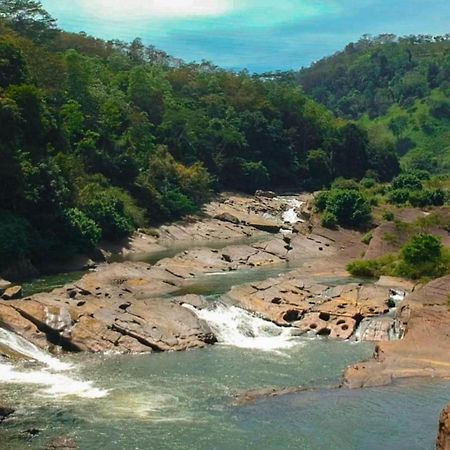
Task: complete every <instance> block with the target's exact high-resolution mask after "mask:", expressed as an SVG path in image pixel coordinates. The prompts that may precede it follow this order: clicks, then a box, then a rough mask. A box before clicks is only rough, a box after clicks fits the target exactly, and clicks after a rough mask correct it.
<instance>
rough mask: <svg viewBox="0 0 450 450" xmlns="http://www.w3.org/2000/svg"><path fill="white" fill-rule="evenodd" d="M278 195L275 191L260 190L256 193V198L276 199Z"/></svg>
mask: <svg viewBox="0 0 450 450" xmlns="http://www.w3.org/2000/svg"><path fill="white" fill-rule="evenodd" d="M276 196H277V194H275V192H273V191H261V190H258V191H256V192H255V197H265V198H275V197H276Z"/></svg>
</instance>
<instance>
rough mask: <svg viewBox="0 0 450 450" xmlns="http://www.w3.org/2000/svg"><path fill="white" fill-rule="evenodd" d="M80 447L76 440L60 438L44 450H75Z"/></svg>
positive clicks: (52, 441)
mask: <svg viewBox="0 0 450 450" xmlns="http://www.w3.org/2000/svg"><path fill="white" fill-rule="evenodd" d="M75 449H78V445H77V443H76V441H75V439H73V438H71V437H68V436H60V437H57V438H55V439H53V440H51V441H50V442H49V443H48V444H47V445H46V446H45V448H44V450H75Z"/></svg>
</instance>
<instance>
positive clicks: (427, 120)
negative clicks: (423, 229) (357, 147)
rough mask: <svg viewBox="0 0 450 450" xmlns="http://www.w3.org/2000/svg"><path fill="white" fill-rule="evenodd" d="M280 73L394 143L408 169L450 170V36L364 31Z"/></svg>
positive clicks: (337, 111) (443, 171)
mask: <svg viewBox="0 0 450 450" xmlns="http://www.w3.org/2000/svg"><path fill="white" fill-rule="evenodd" d="M276 78H277V79H279V80H285V81H287V80H288V81H290V82H291V83H292V84H296V83H299V84H300V85H301V86H302V87H303V89H304V90H305V92H306V93H307V94H309V95H311V96H312V97H313V98H314V99H315V100H316V101H318V102H320V103H322V104H324V105H325V106H327V107H328V108H329V109H330V110H331V111H333V112H334V114H336V115H337V116H339V117H344V118H347V119H354V120H359V123H360V124H361V125H362V126H363V127H364V128H365V129H367V130H368V132H369V134H371V135H378V136H380V135H381V136H383V137H384V139H387V140H389V141H391V142H393V144H394V146H395V148H396V150H397V154H398V155H399V156H400V157H402V159H403V161H404V163H405V166H406V167H409V168H413V169H425V170H429V171H435V172H436V171H438V172H442V173H449V172H450V34H447V35H445V36H428V35H422V36H407V37H396V36H395V35H391V34H384V35H380V36H377V37H374V38H371V37H370V36H364V37H363V38H361V39H360V40H359V41H358V42H357V43H352V44H349V45H348V46H347V47H346V48H345V49H344V50H343V51H341V52H338V53H336V54H335V55H332V56H330V57H327V58H324V59H322V60H320V61H318V62H317V63H315V64H313V65H312V66H311V67H310V68H305V69H302V70H301V71H300V72H298V73H293V72H291V73H287V74H283V73H281V74H278V76H277V77H276Z"/></svg>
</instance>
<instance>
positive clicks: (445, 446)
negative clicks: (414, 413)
mask: <svg viewBox="0 0 450 450" xmlns="http://www.w3.org/2000/svg"><path fill="white" fill-rule="evenodd" d="M436 450H450V405H449V406H448V407H447V408H446V409H444V411H442V414H441V417H440V420H439V433H438V438H437V441H436Z"/></svg>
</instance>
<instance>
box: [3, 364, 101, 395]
mask: <svg viewBox="0 0 450 450" xmlns="http://www.w3.org/2000/svg"><path fill="white" fill-rule="evenodd" d="M0 380H1V382H2V383H10V384H32V385H38V386H42V387H43V388H44V389H43V390H42V391H41V394H42V395H45V396H51V397H54V396H57V397H58V396H61V397H62V396H70V395H72V396H77V397H82V398H100V397H104V396H106V395H107V394H108V391H106V390H103V389H98V388H95V387H93V385H92V383H91V382H90V381H78V380H74V379H73V378H70V377H68V376H66V375H62V374H58V373H51V372H49V371H47V370H31V371H25V370H22V371H19V370H16V369H15V368H14V367H13V366H12V365H10V364H6V363H0Z"/></svg>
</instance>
